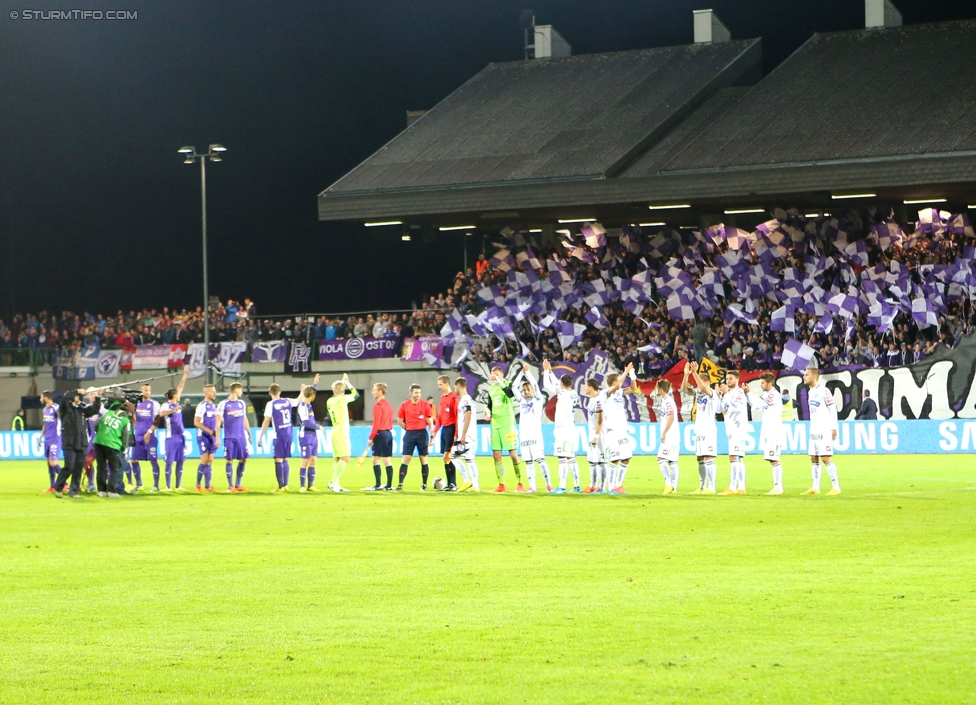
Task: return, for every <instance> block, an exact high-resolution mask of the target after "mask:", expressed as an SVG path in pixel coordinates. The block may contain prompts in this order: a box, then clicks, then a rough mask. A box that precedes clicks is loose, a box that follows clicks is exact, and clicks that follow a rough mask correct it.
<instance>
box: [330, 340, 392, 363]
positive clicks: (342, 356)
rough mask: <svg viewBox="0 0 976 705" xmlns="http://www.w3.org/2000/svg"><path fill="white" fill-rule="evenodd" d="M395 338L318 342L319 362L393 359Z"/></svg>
mask: <svg viewBox="0 0 976 705" xmlns="http://www.w3.org/2000/svg"><path fill="white" fill-rule="evenodd" d="M396 349H397V339H396V338H347V339H345V340H320V341H319V356H318V359H319V360H365V359H374V358H380V357H393V356H394V355H395V354H396Z"/></svg>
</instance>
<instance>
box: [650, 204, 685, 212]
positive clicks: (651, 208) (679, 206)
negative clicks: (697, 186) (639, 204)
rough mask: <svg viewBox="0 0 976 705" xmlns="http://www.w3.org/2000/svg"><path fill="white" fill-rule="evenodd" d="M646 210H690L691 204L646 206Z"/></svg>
mask: <svg viewBox="0 0 976 705" xmlns="http://www.w3.org/2000/svg"><path fill="white" fill-rule="evenodd" d="M648 208H649V209H650V210H652V211H665V210H668V209H670V208H691V204H690V203H669V204H667V205H664V206H648Z"/></svg>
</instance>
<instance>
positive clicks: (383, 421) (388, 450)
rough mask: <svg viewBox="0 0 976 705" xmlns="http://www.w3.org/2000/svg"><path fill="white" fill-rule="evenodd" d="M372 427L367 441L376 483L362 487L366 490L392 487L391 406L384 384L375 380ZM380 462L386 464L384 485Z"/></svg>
mask: <svg viewBox="0 0 976 705" xmlns="http://www.w3.org/2000/svg"><path fill="white" fill-rule="evenodd" d="M373 399H375V400H376V403H375V404H373V428H372V430H371V431H370V432H369V443H368V444H367V445H368V446H369V447H370V448H372V449H373V475H374V476H375V478H376V484H375V485H374V486H373V487H364V488H363V490H365V491H366V492H377V491H379V490H392V489H393V461H392V456H393V407H392V406H390V402H388V401H387V400H386V385H385V384H383V383H382V382H377V383H376V384H374V385H373ZM380 463H383V465H385V466H386V485H384V484H383V479H382V474H381V471H380Z"/></svg>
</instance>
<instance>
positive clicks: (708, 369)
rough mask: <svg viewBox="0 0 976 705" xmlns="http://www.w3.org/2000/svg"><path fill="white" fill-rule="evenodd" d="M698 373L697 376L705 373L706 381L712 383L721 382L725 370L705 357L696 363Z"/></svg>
mask: <svg viewBox="0 0 976 705" xmlns="http://www.w3.org/2000/svg"><path fill="white" fill-rule="evenodd" d="M698 373H699V376H700V375H706V374H707V375H708V381H709V382H711V383H712V384H715V383H716V382H721V381H722V380H724V379H725V370H724V369H722V368H721V367H719V366H718V365H716V364H715V363H714V362H712V361H711V360H709V359H708V358H707V357H706V358H703V359H702V361H701V362H699V363H698Z"/></svg>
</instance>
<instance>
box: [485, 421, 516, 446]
mask: <svg viewBox="0 0 976 705" xmlns="http://www.w3.org/2000/svg"><path fill="white" fill-rule="evenodd" d="M517 446H518V433H516V432H515V426H514V425H510V426H503V427H502V428H495V427H494V426H492V427H491V449H492V450H500V451H504V452H508V451H512V450H515V449H516V448H517Z"/></svg>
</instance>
